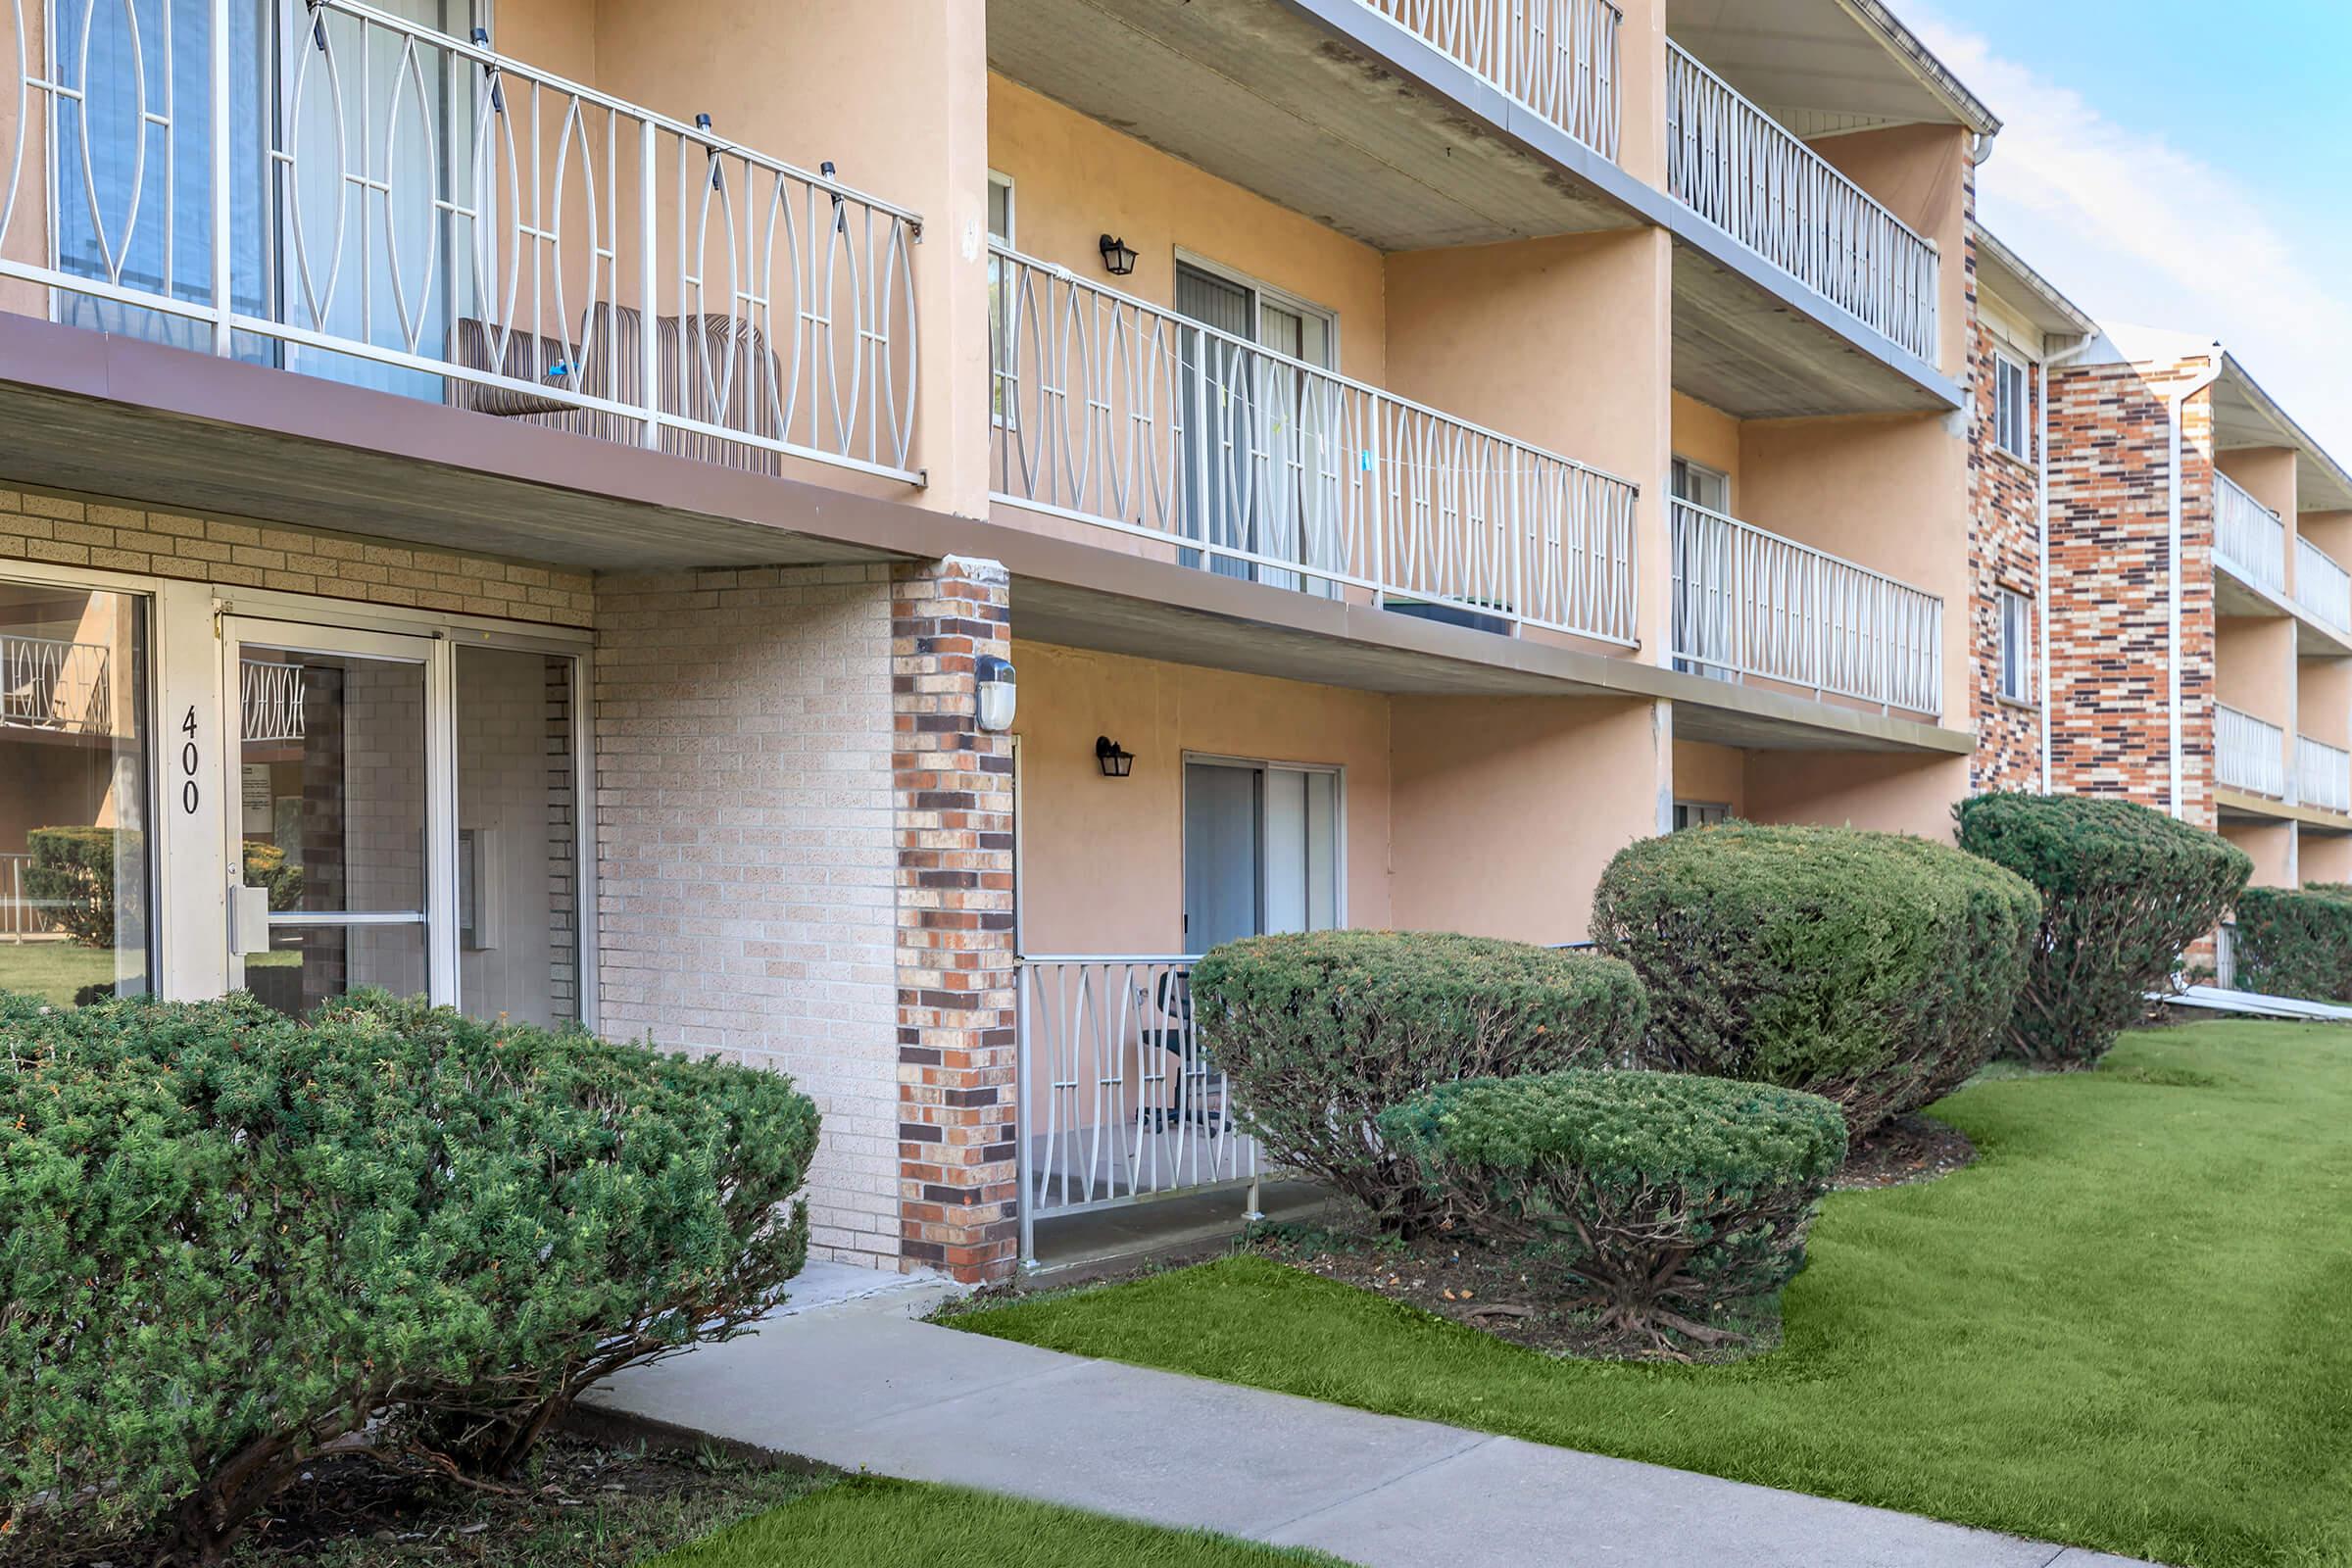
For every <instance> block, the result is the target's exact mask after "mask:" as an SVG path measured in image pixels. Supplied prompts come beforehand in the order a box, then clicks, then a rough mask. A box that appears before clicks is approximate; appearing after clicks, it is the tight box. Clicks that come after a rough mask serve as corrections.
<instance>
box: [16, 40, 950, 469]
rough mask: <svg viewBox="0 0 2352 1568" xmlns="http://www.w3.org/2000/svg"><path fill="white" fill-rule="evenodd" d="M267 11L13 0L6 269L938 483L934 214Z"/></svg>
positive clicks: (649, 422) (88, 294) (234, 341)
mask: <svg viewBox="0 0 2352 1568" xmlns="http://www.w3.org/2000/svg"><path fill="white" fill-rule="evenodd" d="M264 5H265V13H266V14H265V17H264V19H263V22H262V25H261V27H260V36H261V37H262V38H264V39H266V40H267V39H274V38H277V37H280V36H282V37H283V38H285V39H289V40H296V41H295V42H289V43H287V44H285V45H284V46H283V47H282V48H272V47H263V48H259V49H256V48H254V47H253V46H252V45H251V44H250V43H246V42H243V41H242V40H246V39H248V38H250V37H251V36H252V35H253V30H254V29H253V28H252V27H251V26H250V25H248V24H247V22H246V21H244V20H243V19H239V20H237V21H236V23H235V25H234V26H233V27H232V25H231V17H232V12H233V8H232V7H231V6H230V5H229V3H228V0H120V3H110V4H108V5H105V6H98V7H92V6H87V5H72V6H65V5H56V6H47V7H44V6H43V5H42V4H41V0H0V53H5V55H6V57H7V58H12V59H14V60H15V61H16V62H18V66H19V76H20V80H19V82H18V84H17V85H16V88H15V90H14V91H11V92H9V93H8V94H7V96H8V98H9V99H10V100H12V101H13V102H14V104H15V105H16V106H17V112H16V113H15V114H14V115H0V169H6V170H9V171H10V172H12V174H13V175H14V176H15V177H13V178H12V179H11V181H10V183H9V185H8V187H7V188H6V190H5V191H4V192H0V273H4V274H6V275H7V276H11V277H16V278H22V279H26V280H29V281H31V282H34V283H39V284H45V285H47V286H49V287H50V288H52V289H54V290H56V291H57V294H56V296H55V298H56V300H57V302H58V303H57V305H56V307H55V309H56V311H57V314H58V315H59V316H60V317H61V318H62V319H67V320H70V321H73V322H76V323H79V324H84V325H90V326H96V327H100V328H103V329H105V330H110V331H122V332H135V333H139V334H141V335H146V336H150V337H157V338H161V339H163V340H164V341H166V342H171V343H175V344H178V345H179V346H182V347H188V348H196V349H206V350H210V351H212V352H214V353H217V354H221V355H223V356H231V357H235V358H239V359H248V360H258V361H261V362H263V363H267V364H273V365H279V366H283V367H285V368H292V369H298V370H304V371H309V372H311V373H315V374H319V375H325V376H331V377H334V378H337V379H341V380H346V381H357V382H360V383H362V384H366V385H371V386H377V387H381V388H386V389H390V390H395V391H401V392H407V393H410V394H412V395H416V396H421V397H427V398H437V399H443V400H446V401H448V402H451V403H454V404H457V405H459V406H462V407H466V408H470V409H474V410H476V411H479V412H482V413H486V414H492V415H498V416H503V417H510V418H516V419H524V420H529V421H531V422H535V423H541V424H554V425H558V426H561V427H564V428H568V429H572V430H575V431H580V432H582V433H587V434H592V435H597V436H601V437H604V438H607V439H612V440H619V441H628V442H634V443H641V444H643V445H646V446H652V447H660V448H665V449H667V450H670V451H673V452H681V453H687V454H691V455H694V456H698V457H704V458H707V459H710V460H711V461H714V462H719V463H725V464H729V465H731V466H739V467H754V468H763V469H767V470H770V471H773V470H774V469H776V468H777V467H778V466H779V463H780V460H781V459H782V458H784V457H787V456H790V457H798V458H811V459H817V460H821V461H824V462H827V463H831V464H837V465H844V466H850V467H853V468H858V469H861V470H866V471H870V472H874V473H878V474H884V475H888V476H890V477H893V478H897V479H901V480H905V481H908V482H915V481H919V479H920V475H919V474H918V473H917V472H916V471H915V470H914V467H913V463H914V456H913V440H914V428H913V425H914V398H915V374H916V366H915V359H916V341H915V318H914V275H913V262H912V254H911V247H912V245H913V243H914V242H915V240H916V239H917V238H918V237H919V235H920V229H921V221H920V220H919V219H918V218H917V217H916V216H915V215H914V214H912V213H910V212H907V211H906V210H904V209H902V208H899V207H895V206H892V205H891V204H890V203H888V202H885V201H882V200H881V199H879V198H877V197H873V196H869V195H866V194H864V193H862V192H860V191H858V190H857V189H854V188H853V187H851V186H848V185H844V184H842V183H840V182H838V181H836V180H834V179H832V178H830V177H828V176H827V175H825V174H811V173H809V172H806V171H804V170H801V169H797V168H795V167H793V166H792V165H790V164H785V163H779V162H777V161H775V160H774V159H771V158H768V157H766V156H765V155H763V154H760V153H758V152H755V151H753V150H751V149H750V148H747V147H743V146H740V145H738V144H736V143H734V142H731V141H728V140H726V139H724V138H723V137H721V136H719V135H717V134H716V133H715V132H714V131H713V130H712V129H711V126H710V124H709V123H708V120H707V118H698V123H696V124H692V125H689V124H684V123H680V122H677V121H674V120H670V119H667V118H664V117H663V116H661V115H658V114H655V113H653V112H652V111H650V110H646V109H642V108H639V107H637V106H636V105H633V104H629V103H625V102H623V101H621V100H619V99H616V98H613V97H609V96H607V95H605V94H602V93H599V92H596V91H593V90H592V89H590V88H587V87H583V86H580V85H577V84H575V83H572V82H569V81H566V80H564V78H563V77H561V76H557V75H553V74H550V73H546V72H543V71H539V70H537V69H535V68H533V67H531V66H529V65H527V64H525V63H524V62H522V61H519V60H515V59H513V58H510V57H508V56H506V55H502V54H499V53H497V52H495V51H493V50H491V49H489V48H488V47H486V46H485V45H484V44H482V43H480V42H476V43H466V42H462V41H460V40H458V39H456V38H453V37H450V36H448V35H447V34H444V33H441V32H438V31H436V30H434V29H432V28H430V27H426V26H422V25H418V24H417V23H413V22H409V21H405V20H403V19H401V18H398V17H395V16H391V15H389V14H387V13H384V12H381V11H377V10H374V9H372V8H370V7H368V6H367V5H364V4H360V3H358V0H307V3H303V0H264ZM12 30H13V36H12V35H10V34H11V32H12ZM482 36H483V35H482V34H481V33H479V32H478V31H477V33H476V37H477V39H479V38H481V37H482ZM230 39H236V40H240V42H239V43H237V44H235V45H232V46H229V47H228V48H226V50H225V51H224V50H223V47H222V46H223V44H224V42H225V41H226V40H230ZM828 168H829V166H828Z"/></svg>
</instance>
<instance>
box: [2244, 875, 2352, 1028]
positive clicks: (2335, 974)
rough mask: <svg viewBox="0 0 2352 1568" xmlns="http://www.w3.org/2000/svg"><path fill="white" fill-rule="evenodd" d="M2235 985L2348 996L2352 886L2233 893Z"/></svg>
mask: <svg viewBox="0 0 2352 1568" xmlns="http://www.w3.org/2000/svg"><path fill="white" fill-rule="evenodd" d="M2236 953H2237V985H2238V988H2239V989H2240V990H2244V991H2259V992H2261V993H2262V994H2263V995H2265V996H2271V997H2300V998H2302V999H2304V1000H2305V1001H2308V1002H2352V892H2348V891H2347V890H2345V889H2343V888H2341V887H2337V886H2329V885H2327V884H2325V883H2318V882H2315V883H2313V884H2312V885H2311V886H2309V887H2307V888H2305V889H2303V890H2302V891H2301V892H2297V891H2295V890H2294V889H2292V888H2248V889H2246V890H2245V891H2244V892H2243V893H2240V894H2239V895H2238V896H2237V939H2236Z"/></svg>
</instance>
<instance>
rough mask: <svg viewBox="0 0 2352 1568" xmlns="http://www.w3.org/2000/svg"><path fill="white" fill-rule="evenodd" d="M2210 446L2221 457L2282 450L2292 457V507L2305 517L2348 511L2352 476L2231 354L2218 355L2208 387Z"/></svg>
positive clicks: (2351, 503) (2351, 496)
mask: <svg viewBox="0 0 2352 1568" xmlns="http://www.w3.org/2000/svg"><path fill="white" fill-rule="evenodd" d="M2213 423H2214V441H2215V444H2216V445H2218V446H2219V447H2220V448H2221V449H2222V450H2223V451H2224V452H2234V451H2237V450H2240V449H2242V448H2245V447H2286V448H2288V449H2290V450H2292V451H2293V452H2294V454H2295V496H2296V503H2297V506H2298V507H2299V509H2300V510H2302V511H2304V512H2352V473H2347V472H2346V471H2345V470H2344V466H2343V465H2342V464H2340V463H2338V462H2336V460H2335V458H2334V456H2333V455H2332V454H2330V453H2329V452H2328V451H2327V448H2326V447H2323V446H2321V445H2320V443H2319V442H2318V441H2317V440H2316V439H2314V437H2313V436H2312V434H2311V432H2310V431H2308V430H2306V429H2304V428H2303V426H2302V425H2300V424H2298V423H2297V422H2296V421H2295V419H2294V417H2293V416H2291V415H2289V414H2288V413H2287V412H2286V410H2285V409H2283V408H2281V407H2280V406H2279V404H2278V399H2276V398H2274V397H2272V396H2271V395H2270V393H2268V392H2266V391H2264V390H2263V388H2262V383H2261V382H2259V381H2257V380H2255V379H2254V377H2253V375H2252V374H2251V373H2250V372H2248V370H2247V369H2246V368H2245V367H2244V366H2243V365H2241V364H2240V363H2238V360H2237V357H2236V356H2235V355H2233V354H2228V353H2225V354H2224V355H2223V356H2222V378H2221V379H2220V380H2219V381H2217V382H2215V383H2214V388H2213Z"/></svg>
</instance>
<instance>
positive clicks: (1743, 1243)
mask: <svg viewBox="0 0 2352 1568" xmlns="http://www.w3.org/2000/svg"><path fill="white" fill-rule="evenodd" d="M1380 1129H1381V1132H1382V1134H1383V1135H1384V1136H1385V1137H1386V1138H1387V1139H1388V1140H1389V1142H1390V1144H1391V1145H1392V1147H1394V1148H1395V1149H1397V1152H1399V1153H1400V1154H1401V1155H1403V1156H1404V1157H1406V1158H1408V1159H1409V1160H1410V1161H1411V1162H1412V1164H1413V1167H1414V1169H1415V1170H1416V1171H1417V1172H1418V1173H1419V1175H1420V1176H1421V1179H1422V1180H1423V1181H1424V1182H1425V1183H1426V1184H1427V1186H1428V1188H1429V1191H1430V1192H1431V1194H1432V1196H1433V1197H1435V1198H1438V1199H1440V1200H1442V1201H1444V1202H1445V1203H1446V1205H1447V1207H1448V1208H1449V1209H1450V1210H1451V1211H1452V1212H1453V1213H1454V1214H1455V1215H1456V1216H1457V1217H1458V1218H1459V1219H1460V1220H1461V1221H1462V1222H1463V1223H1464V1224H1465V1225H1466V1226H1467V1228H1468V1229H1469V1231H1470V1233H1471V1234H1472V1235H1474V1236H1478V1237H1480V1238H1482V1239H1485V1240H1490V1241H1498V1242H1517V1243H1522V1244H1524V1243H1535V1242H1542V1243H1548V1244H1550V1246H1549V1248H1548V1249H1547V1254H1548V1255H1550V1256H1552V1257H1554V1258H1556V1259H1557V1260H1558V1261H1559V1263H1560V1264H1561V1265H1562V1266H1564V1267H1565V1269H1566V1271H1567V1273H1568V1275H1569V1285H1570V1288H1571V1291H1572V1292H1573V1293H1575V1295H1576V1296H1577V1298H1578V1299H1579V1302H1580V1304H1586V1305H1591V1306H1593V1307H1597V1308H1599V1309H1600V1311H1601V1314H1602V1321H1603V1323H1604V1324H1605V1325H1606V1326H1609V1327H1612V1328H1620V1329H1626V1330H1632V1331H1637V1332H1642V1333H1647V1334H1651V1335H1657V1334H1658V1333H1659V1331H1660V1330H1662V1329H1669V1328H1671V1329H1674V1330H1677V1331H1678V1332H1681V1333H1684V1334H1688V1335H1691V1336H1692V1337H1693V1338H1697V1339H1700V1340H1719V1339H1725V1338H1730V1337H1731V1336H1728V1335H1725V1334H1723V1333H1722V1332H1721V1331H1719V1330H1715V1329H1712V1328H1710V1327H1708V1326H1707V1325H1706V1324H1704V1323H1703V1322H1699V1321H1695V1319H1698V1318H1704V1317H1705V1316H1706V1315H1708V1314H1709V1313H1711V1312H1713V1311H1715V1310H1716V1309H1718V1308H1720V1307H1723V1306H1726V1305H1729V1304H1730V1303H1732V1302H1734V1301H1740V1300H1746V1299H1754V1298H1759V1297H1770V1296H1773V1295H1775V1294H1776V1293H1778V1292H1779V1290H1780V1288H1781V1287H1782V1286H1783V1285H1786V1284H1787V1283H1788V1282H1789V1280H1790V1279H1791V1278H1793V1277H1794V1276H1795V1274H1796V1272H1797V1270H1799V1269H1800V1268H1802V1267H1803V1266H1804V1261H1805V1232H1806V1229H1807V1228H1808V1227H1809V1226H1810V1225H1811V1223H1812V1220H1813V1213H1814V1209H1815V1207H1816V1205H1817V1204H1818V1203H1819V1202H1820V1201H1821V1195H1822V1193H1823V1192H1824V1191H1825V1190H1826V1189H1827V1188H1828V1186H1829V1183H1830V1180H1831V1178H1832V1177H1834V1176H1836V1175H1837V1174H1838V1166H1839V1165H1841V1164H1843V1163H1844V1161H1845V1118H1844V1116H1843V1115H1842V1114H1841V1113H1840V1112H1839V1111H1838V1107H1837V1106H1836V1105H1835V1104H1833V1103H1830V1102H1829V1101H1827V1100H1823V1099H1821V1098H1820V1097H1819V1096H1816V1095H1806V1094H1799V1093H1796V1092H1795V1091H1792V1090H1788V1089H1777V1088H1774V1087H1772V1086H1770V1085H1767V1084H1753V1083H1741V1082H1738V1081H1735V1080H1730V1079H1723V1078H1701V1077H1693V1076H1691V1075H1689V1074H1684V1073H1660V1072H1579V1071H1570V1072H1558V1073H1544V1074H1537V1075H1534V1076H1530V1077H1525V1078H1490V1079H1483V1080H1479V1081H1477V1082H1472V1083H1459V1084H1447V1085H1445V1086H1443V1087H1441V1088H1438V1089H1434V1090H1432V1091H1430V1092H1429V1093H1428V1094H1426V1095H1422V1096H1419V1097H1416V1098H1415V1099H1413V1100H1410V1101H1407V1102H1406V1103H1403V1104H1401V1105H1397V1106H1393V1107H1391V1108H1390V1109H1389V1110H1388V1111H1386V1112H1384V1113H1383V1114H1382V1116H1381V1118H1380Z"/></svg>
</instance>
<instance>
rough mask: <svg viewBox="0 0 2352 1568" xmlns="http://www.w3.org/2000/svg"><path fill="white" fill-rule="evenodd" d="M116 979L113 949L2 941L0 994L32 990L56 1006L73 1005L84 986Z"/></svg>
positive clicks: (54, 943)
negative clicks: (1, 992) (76, 995)
mask: <svg viewBox="0 0 2352 1568" xmlns="http://www.w3.org/2000/svg"><path fill="white" fill-rule="evenodd" d="M114 978H115V951H114V949H112V948H83V947H76V946H75V945H74V944H73V943H71V942H0V991H29V992H32V993H33V994H34V995H36V996H39V997H41V998H43V999H45V1000H46V1001H47V1002H49V1003H50V1004H51V1005H54V1006H59V1007H71V1006H72V1005H73V993H75V992H76V991H79V990H80V989H81V988H82V987H83V986H95V985H104V984H106V983H108V982H110V981H112V980H113V979H114Z"/></svg>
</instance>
